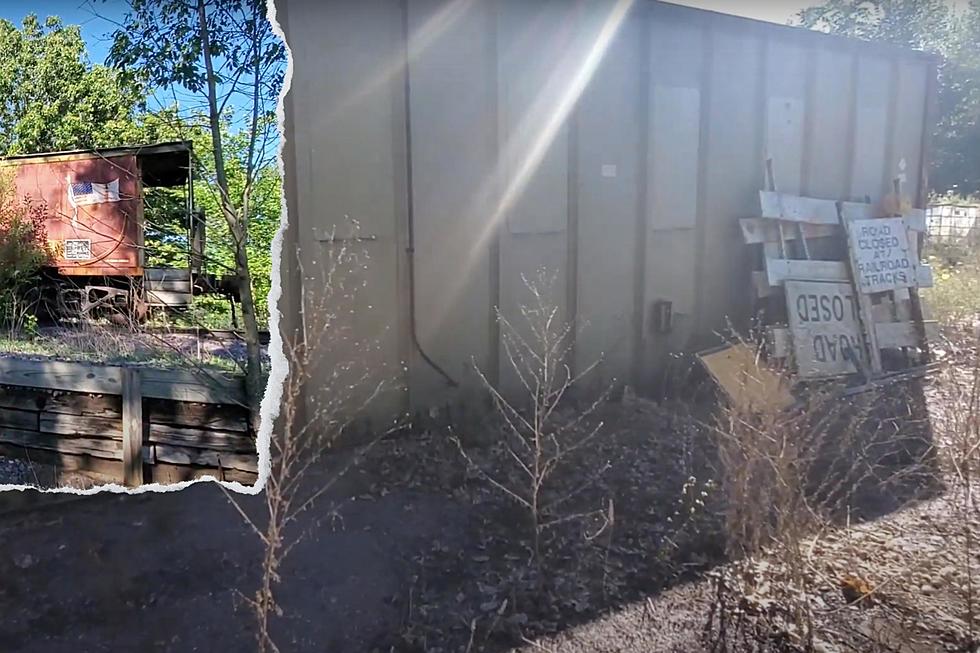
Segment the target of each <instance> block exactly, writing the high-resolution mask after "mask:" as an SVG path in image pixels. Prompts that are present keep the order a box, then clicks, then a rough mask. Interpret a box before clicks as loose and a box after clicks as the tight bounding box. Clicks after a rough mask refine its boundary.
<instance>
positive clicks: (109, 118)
mask: <svg viewBox="0 0 980 653" xmlns="http://www.w3.org/2000/svg"><path fill="white" fill-rule="evenodd" d="M142 108H143V92H142V89H141V88H140V85H139V84H138V83H137V82H136V80H135V79H133V78H129V77H127V76H124V75H121V74H120V73H119V72H117V71H114V70H111V69H110V68H107V67H106V66H101V65H93V64H92V63H91V62H90V61H89V60H88V56H87V54H86V50H85V41H84V40H83V39H82V36H81V32H80V30H79V28H78V26H76V25H67V26H66V25H64V24H63V23H62V22H61V20H60V19H59V18H56V17H49V18H47V19H46V20H45V21H44V22H43V23H42V22H41V21H40V20H39V19H38V17H37V16H36V15H34V14H30V15H28V16H27V17H26V18H25V19H24V21H23V26H22V27H21V28H20V29H18V28H17V27H16V26H14V25H13V24H12V23H10V22H9V21H6V20H0V152H2V153H6V154H22V153H28V152H44V151H53V150H68V149H77V148H86V147H107V146H113V145H121V144H124V143H126V142H127V141H129V140H130V139H131V138H133V137H134V136H135V134H136V132H137V131H138V128H137V126H136V120H135V118H136V116H137V114H138V113H139V112H140V111H141V110H142Z"/></svg>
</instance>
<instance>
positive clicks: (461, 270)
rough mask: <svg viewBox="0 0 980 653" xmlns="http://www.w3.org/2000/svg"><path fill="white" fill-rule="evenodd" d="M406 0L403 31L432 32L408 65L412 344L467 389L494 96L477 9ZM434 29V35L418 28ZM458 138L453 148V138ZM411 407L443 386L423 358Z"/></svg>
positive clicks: (483, 263) (484, 272)
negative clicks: (413, 302)
mask: <svg viewBox="0 0 980 653" xmlns="http://www.w3.org/2000/svg"><path fill="white" fill-rule="evenodd" d="M458 6H459V3H458V2H457V1H456V0H412V2H411V3H410V5H409V7H410V14H409V15H410V23H409V24H410V28H411V30H412V32H413V33H416V34H421V33H430V34H433V36H432V38H431V40H430V41H429V42H428V43H427V44H426V47H425V48H424V49H420V51H419V54H418V55H417V56H416V58H415V59H414V60H413V61H412V62H411V64H410V70H409V74H410V80H411V117H412V125H411V129H412V139H411V140H412V180H413V186H414V192H413V199H414V205H415V206H414V219H415V284H416V324H417V334H418V339H419V342H420V344H421V346H422V348H423V350H425V352H426V354H428V355H429V356H430V357H431V358H432V359H433V360H434V361H436V363H437V364H439V365H440V366H442V367H443V368H444V369H445V370H446V372H448V373H449V375H450V376H452V377H453V378H454V379H455V380H456V381H458V382H460V383H462V384H464V386H469V387H470V388H472V387H473V386H474V385H475V384H476V383H477V379H476V377H475V375H473V374H472V373H471V369H470V368H471V365H472V360H473V359H474V358H475V360H476V363H477V365H479V367H480V369H481V370H483V371H484V372H485V373H486V371H487V369H488V366H489V360H488V351H487V343H488V335H489V334H488V330H489V323H488V320H487V311H488V307H489V306H490V303H491V299H490V287H489V285H490V283H489V276H488V274H489V261H488V253H489V247H488V241H487V240H486V239H483V238H481V235H482V233H483V230H484V228H485V227H486V225H487V221H488V217H489V215H490V214H491V212H492V209H493V207H492V206H491V205H490V203H489V201H488V200H489V199H490V195H491V191H492V190H493V185H492V184H493V174H494V166H495V165H496V146H497V144H496V141H495V138H496V130H495V124H494V123H495V121H496V111H495V106H496V98H495V89H494V88H493V87H492V85H493V84H494V77H493V75H492V70H491V66H495V65H496V63H495V62H493V61H491V60H490V56H491V55H492V47H491V46H492V44H491V43H490V39H491V38H493V31H492V27H491V24H490V21H491V20H492V18H493V15H492V13H491V12H490V6H489V5H488V4H486V3H469V4H468V5H464V7H465V9H464V10H463V11H458V10H455V9H456V7H458ZM432 25H438V26H442V27H444V28H443V29H441V30H439V31H438V32H436V31H435V30H433V29H431V28H429V29H427V27H426V26H432ZM464 134H465V136H466V144H465V147H460V145H461V143H460V140H459V139H460V136H461V135H464ZM411 383H412V386H413V393H412V401H413V404H416V405H417V406H422V405H425V404H426V403H428V404H431V403H432V402H433V401H434V400H439V399H443V398H444V397H441V395H442V394H443V393H444V391H445V390H446V383H445V381H444V379H443V378H442V377H441V376H440V375H438V374H437V373H436V372H435V371H434V370H432V368H430V367H429V366H428V365H427V364H425V362H424V361H416V364H415V365H413V369H412V374H411Z"/></svg>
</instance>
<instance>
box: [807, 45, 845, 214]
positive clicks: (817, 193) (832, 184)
mask: <svg viewBox="0 0 980 653" xmlns="http://www.w3.org/2000/svg"><path fill="white" fill-rule="evenodd" d="M816 59H817V60H816V74H815V76H814V84H815V90H814V93H813V102H814V104H813V107H811V110H812V112H813V135H812V137H811V141H810V142H811V148H812V149H811V152H810V162H809V164H810V165H809V170H810V174H809V180H808V182H809V191H808V192H809V193H810V194H811V195H812V196H813V197H820V198H825V199H833V200H838V199H844V198H845V196H846V195H847V186H848V180H847V165H848V164H847V153H848V149H847V144H846V142H847V138H848V121H849V118H848V116H849V108H848V97H849V96H850V87H851V63H850V62H851V58H850V56H849V55H848V53H847V52H842V51H839V50H826V49H820V50H818V51H817V52H816Z"/></svg>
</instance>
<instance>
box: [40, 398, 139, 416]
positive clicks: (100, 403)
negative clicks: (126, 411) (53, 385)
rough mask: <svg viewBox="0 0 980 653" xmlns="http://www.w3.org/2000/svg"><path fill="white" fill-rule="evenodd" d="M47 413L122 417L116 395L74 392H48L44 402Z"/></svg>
mask: <svg viewBox="0 0 980 653" xmlns="http://www.w3.org/2000/svg"><path fill="white" fill-rule="evenodd" d="M44 410H46V411H47V412H49V413H64V414H65V415H79V416H84V417H104V418H106V419H114V420H121V419H122V400H121V399H120V397H119V396H117V395H88V394H79V393H75V392H63V393H62V392H59V393H54V394H50V395H49V398H48V400H47V402H45V404H44Z"/></svg>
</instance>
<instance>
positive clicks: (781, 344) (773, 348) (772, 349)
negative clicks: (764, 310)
mask: <svg viewBox="0 0 980 653" xmlns="http://www.w3.org/2000/svg"><path fill="white" fill-rule="evenodd" d="M766 337H767V338H766V339H767V344H768V346H769V350H768V354H769V358H775V359H780V358H788V357H789V355H790V354H791V353H793V336H792V335H791V334H790V330H789V327H785V326H771V327H769V328H768V329H767V333H766Z"/></svg>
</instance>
